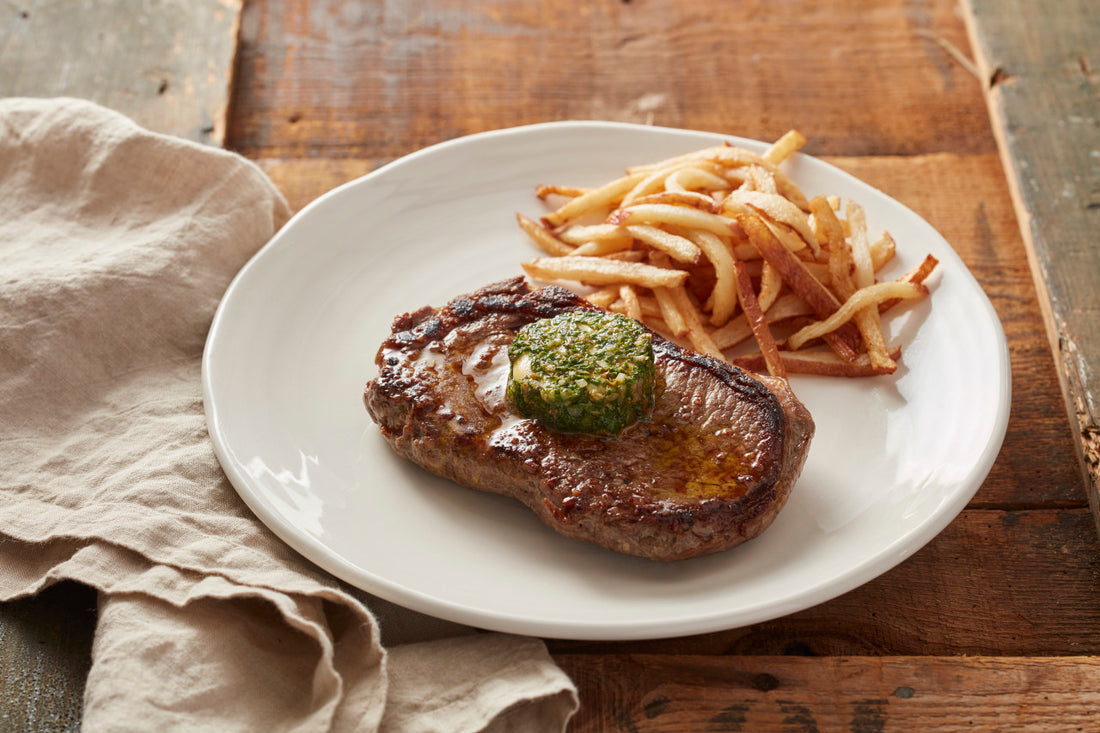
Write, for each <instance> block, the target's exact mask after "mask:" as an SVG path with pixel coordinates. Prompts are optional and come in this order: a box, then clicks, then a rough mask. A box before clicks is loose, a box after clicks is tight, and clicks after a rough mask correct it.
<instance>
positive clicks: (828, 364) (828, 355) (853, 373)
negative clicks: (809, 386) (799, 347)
mask: <svg viewBox="0 0 1100 733" xmlns="http://www.w3.org/2000/svg"><path fill="white" fill-rule="evenodd" d="M890 357H891V360H892V361H893V362H894V363H895V368H896V362H897V360H898V359H900V358H901V349H900V348H895V349H894V350H893V351H892V352H891V354H890ZM779 359H780V361H782V362H783V366H784V368H785V369H786V370H787V373H788V374H816V375H818V376H822V377H847V378H856V377H877V376H880V375H883V374H892V373H893V371H894V370H893V369H889V370H887V369H883V368H880V367H876V366H874V365H873V364H871V359H870V358H869V357H868V356H867V354H860V355H859V357H858V358H857V359H856V360H855V361H844V360H843V359H841V358H840V357H838V356H837V355H836V354H834V353H833V352H831V351H816V352H814V351H798V352H786V351H781V352H779ZM733 363H734V364H735V365H737V366H739V367H741V368H742V369H747V370H749V371H753V372H761V371H764V370H765V369H766V368H767V365H766V364H765V361H764V355H763V354H760V353H757V354H746V355H745V356H738V357H736V358H734V359H733Z"/></svg>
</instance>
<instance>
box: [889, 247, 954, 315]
mask: <svg viewBox="0 0 1100 733" xmlns="http://www.w3.org/2000/svg"><path fill="white" fill-rule="evenodd" d="M938 264H940V261H939V260H937V259H936V258H935V257H933V256H932V255H925V256H924V259H923V260H922V261H921V263H920V264H919V265H917V266H916V267H914V268H913V269H912V270H910V271H909V272H907V273H905V274H904V275H902V276H901V277H899V278H898V281H899V282H909V283H922V284H923V283H924V281H925V280H927V279H928V276H929V275H931V274H932V271H933V270H935V269H936V265H938ZM901 301H902V299H901V298H890V299H888V300H884V301H882V302H881V303H879V304H878V312H879V313H884V312H886V311H888V310H890V309H891V308H893V307H894V306H895V305H897V304H898V303H900V302H901Z"/></svg>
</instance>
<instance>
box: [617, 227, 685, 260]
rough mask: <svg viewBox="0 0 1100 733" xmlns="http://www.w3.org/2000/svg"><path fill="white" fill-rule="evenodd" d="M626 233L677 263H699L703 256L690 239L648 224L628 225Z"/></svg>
mask: <svg viewBox="0 0 1100 733" xmlns="http://www.w3.org/2000/svg"><path fill="white" fill-rule="evenodd" d="M626 231H628V232H630V234H632V235H633V236H634V238H635V239H637V240H638V241H639V242H642V243H644V244H648V245H649V246H651V247H653V248H654V249H657V250H660V251H661V252H664V253H665V254H667V255H668V256H669V257H671V258H672V259H674V260H677V261H678V262H686V263H688V264H694V263H696V262H698V261H699V258H700V257H701V256H702V254H703V252H702V250H700V249H699V247H698V246H696V244H695V243H694V242H692V241H691V240H690V239H688V238H686V237H681V236H680V235H678V234H673V233H671V232H668V231H665V230H664V229H661V228H660V227H655V226H652V225H648V224H629V225H627V226H626Z"/></svg>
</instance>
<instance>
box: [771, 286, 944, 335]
mask: <svg viewBox="0 0 1100 733" xmlns="http://www.w3.org/2000/svg"><path fill="white" fill-rule="evenodd" d="M926 295H928V288H927V287H925V285H924V284H923V283H913V282H905V281H898V280H891V281H889V282H883V283H876V284H874V285H868V286H867V287H865V288H860V289H859V290H857V291H856V292H854V293H852V297H850V298H848V300H846V301H844V304H843V305H842V306H841V307H840V308H838V309H837V311H836V312H835V313H833V314H832V315H831V316H829V317H828V318H826V319H824V320H822V321H817V322H815V323H812V324H810V325H808V326H806V327H805V328H802V329H801V330H799V331H798V332H797V333H794V334H791V336H790V337H788V338H787V345H788V346H790V347H791V348H792V349H798V348H799V347H800V346H802V344H804V343H806V342H807V341H810V340H811V339H815V338H821V337H823V336H824V335H825V334H827V333H830V332H832V331H835V330H836V329H838V328H840V327H841V326H842V325H844V324H845V323H847V322H848V321H850V320H852V318H853V317H854V316H855V314H856V313H857V312H858V311H860V310H862V309H864V308H868V307H871V306H875V310H876V311H877V306H878V304H879V303H881V302H883V301H884V300H889V299H892V298H901V299H911V298H923V297H925V296H926Z"/></svg>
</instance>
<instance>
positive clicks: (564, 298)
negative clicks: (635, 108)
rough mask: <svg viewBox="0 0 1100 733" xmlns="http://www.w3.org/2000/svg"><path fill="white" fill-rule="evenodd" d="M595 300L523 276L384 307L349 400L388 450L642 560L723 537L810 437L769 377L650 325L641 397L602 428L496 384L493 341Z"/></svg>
mask: <svg viewBox="0 0 1100 733" xmlns="http://www.w3.org/2000/svg"><path fill="white" fill-rule="evenodd" d="M578 309H594V307H593V306H591V305H589V304H588V303H587V302H586V301H585V300H584V299H582V298H580V297H579V296H577V295H576V294H575V293H573V292H571V291H569V290H566V289H564V288H560V287H556V286H548V287H543V288H539V289H536V290H531V289H530V288H529V287H528V285H527V284H526V282H525V281H524V279H523V278H522V277H518V278H515V279H513V280H508V281H504V282H500V283H496V284H493V285H489V286H487V287H484V288H482V289H480V290H478V291H476V292H474V293H471V294H469V295H463V296H460V297H457V298H455V299H454V300H452V301H451V302H450V303H448V304H447V305H446V306H444V307H442V308H438V309H437V308H433V307H430V306H426V307H424V308H421V309H420V310H417V311H415V312H412V313H407V314H405V315H401V316H398V317H397V318H396V319H394V322H393V330H392V333H391V335H390V337H389V338H388V339H386V341H385V342H384V343H383V344H382V346H381V348H380V349H379V351H378V355H377V357H376V359H375V362H376V363H377V365H378V368H379V373H378V376H377V377H376V378H375V379H373V380H371V381H370V382H368V383H367V385H366V390H365V393H364V402H365V403H366V408H367V411H368V412H369V413H370V416H371V418H372V419H373V420H374V421H375V422H376V423H377V424H378V425H379V427H380V428H381V431H382V435H383V436H384V437H385V439H386V440H387V441H388V442H389V443H390V445H391V446H392V447H393V449H394V450H395V451H396V452H397V453H398V454H400V455H401V456H403V457H405V458H407V459H409V460H411V461H413V462H414V463H417V464H419V465H420V466H422V467H423V468H425V469H427V470H428V471H430V472H432V473H434V474H437V475H439V476H443V477H445V478H448V479H451V480H453V481H455V482H457V483H459V484H462V485H463V486H468V487H470V488H473V489H479V490H481V491H488V492H493V493H497V494H503V495H506V496H510V497H514V498H515V499H518V500H519V501H521V502H523V503H524V504H526V505H527V506H528V507H529V508H530V509H531V510H532V511H534V512H535V514H537V515H538V517H539V518H540V519H541V520H542V521H543V522H545V523H546V524H547V525H549V526H550V527H552V528H553V529H554V530H556V531H557V532H560V533H561V534H563V535H565V536H567V537H571V538H574V539H579V540H586V541H588V542H594V543H596V544H597V545H601V546H603V547H606V548H608V549H610V550H614V551H617V552H623V553H627V554H630V555H637V556H640V557H645V558H649V559H652V560H681V559H685V558H689V557H694V556H697V555H704V554H708V553H713V552H719V551H722V550H726V549H729V548H731V547H734V546H736V545H739V544H741V543H742V542H745V541H746V540H749V539H752V538H753V537H756V536H757V535H759V534H760V533H761V532H763V531H764V530H765V529H766V528H767V527H768V525H770V524H771V522H772V520H773V519H775V517H776V515H777V514H778V513H779V510H780V509H782V507H783V505H784V504H785V503H786V501H787V497H788V496H789V494H790V492H791V488H792V487H793V486H794V483H795V481H796V480H797V478H798V475H799V473H800V472H801V470H802V466H803V464H804V463H805V460H806V455H807V453H808V450H809V444H810V439H811V438H812V437H813V432H814V424H813V420H812V418H811V417H810V414H809V412H808V411H807V410H806V408H805V407H804V406H803V405H802V403H801V402H799V401H798V399H797V398H796V397H795V396H794V394H793V393H792V392H791V390H790V387H789V386H788V385H787V383H786V382H785V381H783V380H778V379H772V378H769V377H754V376H751V375H749V374H748V373H746V372H744V371H742V370H740V369H738V368H737V367H735V366H731V365H729V364H726V363H724V362H721V361H718V360H716V359H713V358H711V357H708V356H704V355H701V354H698V353H695V352H693V351H689V350H687V349H684V348H681V347H680V346H678V345H676V344H675V343H672V342H671V341H668V340H666V339H664V338H662V337H661V336H660V335H658V334H654V335H653V351H654V365H655V369H656V375H657V382H656V389H655V391H656V393H657V394H656V401H655V405H654V408H653V412H652V414H651V415H650V418H649V420H648V421H640V422H637V423H634V424H633V425H630V426H628V427H626V428H624V429H623V430H622V431H621V432H620V433H619V434H617V435H614V436H610V437H609V436H595V435H582V434H571V433H562V432H557V431H554V430H551V429H549V428H547V427H544V426H543V425H542V424H540V423H539V422H538V421H537V420H535V419H527V418H522V417H520V416H519V415H518V414H516V413H515V412H513V410H512V409H511V408H510V406H509V404H508V402H507V400H506V398H505V386H506V382H507V376H508V371H509V368H510V366H509V360H508V345H509V344H510V343H511V342H512V339H513V337H514V336H515V334H516V332H517V331H518V330H519V329H520V328H521V327H522V326H524V325H526V324H527V323H530V322H532V321H535V320H538V319H540V318H551V317H553V316H556V315H559V314H561V313H565V312H567V311H573V310H578Z"/></svg>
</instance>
